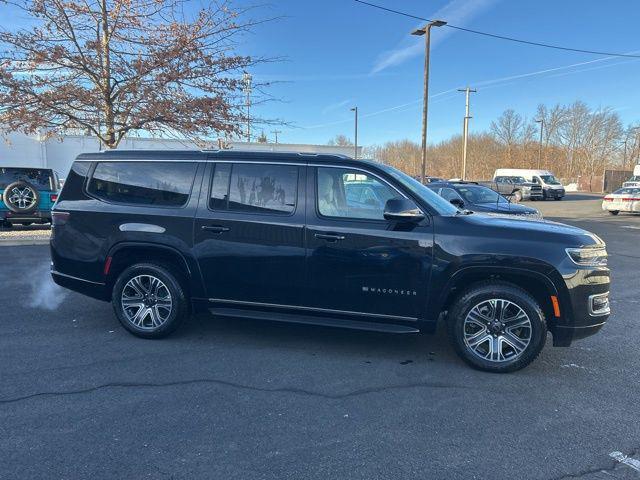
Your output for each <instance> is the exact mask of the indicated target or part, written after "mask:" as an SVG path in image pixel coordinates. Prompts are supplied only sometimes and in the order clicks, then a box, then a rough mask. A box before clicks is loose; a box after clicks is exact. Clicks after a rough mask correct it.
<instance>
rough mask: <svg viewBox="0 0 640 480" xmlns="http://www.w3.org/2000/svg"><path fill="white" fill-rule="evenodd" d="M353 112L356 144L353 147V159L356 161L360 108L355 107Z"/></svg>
mask: <svg viewBox="0 0 640 480" xmlns="http://www.w3.org/2000/svg"><path fill="white" fill-rule="evenodd" d="M351 111H352V112H354V115H355V130H356V131H355V142H354V143H355V144H354V146H353V158H354V159H355V160H357V159H358V107H353V108H352V109H351Z"/></svg>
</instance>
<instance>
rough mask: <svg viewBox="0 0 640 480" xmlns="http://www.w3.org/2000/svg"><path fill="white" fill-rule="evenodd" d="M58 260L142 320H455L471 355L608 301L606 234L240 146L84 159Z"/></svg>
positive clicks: (64, 271) (426, 323)
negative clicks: (462, 204)
mask: <svg viewBox="0 0 640 480" xmlns="http://www.w3.org/2000/svg"><path fill="white" fill-rule="evenodd" d="M51 256H52V275H53V278H54V280H55V281H56V282H57V283H58V284H60V285H62V286H65V287H68V288H70V289H73V290H76V291H79V292H82V293H84V294H87V295H90V296H93V297H95V298H99V299H101V300H105V301H110V302H111V303H112V305H113V309H114V311H115V314H116V316H117V317H118V319H119V321H120V322H121V323H122V325H123V326H124V328H126V329H127V330H129V331H130V332H131V333H133V334H134V335H137V336H140V337H145V338H158V337H163V336H165V335H168V334H169V333H171V332H172V331H173V330H175V329H176V328H177V327H178V326H179V325H180V323H182V322H183V321H184V320H185V319H186V318H188V316H189V313H190V312H191V311H192V310H194V309H202V308H206V309H208V310H210V311H211V312H213V313H214V314H217V315H223V316H227V317H252V318H255V319H261V320H275V321H281V322H300V323H308V324H319V325H330V326H336V327H347V328H355V329H365V330H377V331H383V332H392V333H413V332H419V331H424V332H433V331H434V329H435V328H436V324H437V322H438V321H439V320H440V321H443V322H445V323H446V326H447V330H448V334H449V337H450V339H451V342H452V344H453V347H454V348H455V349H456V351H457V352H458V354H459V355H460V356H461V357H462V358H463V359H464V360H465V361H466V362H467V363H469V364H470V365H472V366H474V367H477V368H480V369H484V370H488V371H495V372H508V371H513V370H517V369H520V368H522V367H524V366H526V365H528V364H529V363H530V362H531V361H533V360H534V359H535V358H536V357H537V356H538V354H539V353H540V351H541V350H542V348H543V347H544V344H545V341H546V338H547V331H548V330H549V331H551V333H552V334H553V343H554V345H557V346H568V345H569V344H570V343H571V342H572V341H573V340H575V339H578V338H582V337H585V336H587V335H591V334H594V333H596V332H597V331H598V330H599V329H600V328H601V327H602V326H603V325H604V323H605V321H606V320H607V318H608V316H609V300H608V298H609V269H608V268H607V266H606V263H607V252H606V249H605V245H604V242H602V240H601V239H599V238H598V237H597V236H596V235H594V234H591V233H589V232H587V231H585V230H582V229H579V228H575V227H570V226H567V225H562V224H559V223H551V222H543V221H539V220H525V219H522V218H517V217H514V218H506V217H505V216H498V217H491V216H487V215H479V214H472V213H470V212H468V211H466V210H465V211H463V210H460V209H458V208H456V207H455V206H453V205H452V204H451V203H449V202H448V201H446V200H445V199H443V198H442V197H440V196H438V195H437V194H436V193H434V192H433V191H432V190H430V189H429V188H427V187H426V186H424V185H422V184H421V183H420V182H418V181H416V180H414V179H412V178H411V177H409V176H408V175H405V174H404V173H402V172H400V171H398V170H395V169H393V168H391V167H388V166H384V165H382V164H379V163H375V162H368V161H356V160H351V159H348V158H346V157H340V156H331V155H313V154H296V153H291V154H286V153H268V152H263V153H258V152H241V151H215V152H213V151H212V152H206V151H185V152H178V151H166V152H164V151H163V152H154V151H136V152H127V151H109V152H102V153H96V154H83V155H80V156H79V157H78V159H77V160H76V162H75V163H74V164H73V167H72V169H71V171H70V173H69V175H68V177H67V180H66V183H65V185H64V188H63V190H62V193H61V196H60V199H59V200H58V202H57V204H56V205H55V207H54V212H53V232H52V237H51Z"/></svg>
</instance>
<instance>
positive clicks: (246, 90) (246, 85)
mask: <svg viewBox="0 0 640 480" xmlns="http://www.w3.org/2000/svg"><path fill="white" fill-rule="evenodd" d="M251 80H252V77H251V74H250V73H247V72H244V75H242V81H243V82H244V87H243V90H244V93H245V94H246V95H247V143H248V142H251V116H250V110H251Z"/></svg>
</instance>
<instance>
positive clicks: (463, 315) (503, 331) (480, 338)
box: [448, 282, 547, 373]
mask: <svg viewBox="0 0 640 480" xmlns="http://www.w3.org/2000/svg"><path fill="white" fill-rule="evenodd" d="M448 333H449V339H450V341H451V343H452V344H453V347H454V348H455V350H456V352H457V353H458V355H459V356H460V357H461V358H462V359H463V360H464V361H465V362H467V363H468V364H469V365H471V366H472V367H475V368H477V369H480V370H484V371H487V372H497V373H506V372H513V371H516V370H520V369H521V368H524V367H526V366H527V365H529V364H530V363H531V362H532V361H533V360H535V358H536V357H537V356H538V355H539V354H540V352H541V351H542V348H543V347H544V344H545V342H546V338H547V325H546V322H545V319H544V314H543V313H542V310H541V308H540V306H539V305H538V303H537V302H536V300H535V299H534V298H533V297H531V295H529V294H528V293H527V292H525V291H524V290H522V289H520V288H518V287H516V286H515V285H511V284H509V283H503V282H485V283H480V284H477V285H475V286H472V287H471V288H470V289H469V290H467V291H466V292H464V293H463V294H462V295H461V296H460V297H459V298H458V299H457V300H456V302H455V303H454V305H453V306H452V308H451V310H450V312H449V315H448Z"/></svg>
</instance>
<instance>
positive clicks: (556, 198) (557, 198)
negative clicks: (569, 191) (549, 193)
mask: <svg viewBox="0 0 640 480" xmlns="http://www.w3.org/2000/svg"><path fill="white" fill-rule="evenodd" d="M554 200H562V197H555V198H554Z"/></svg>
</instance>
